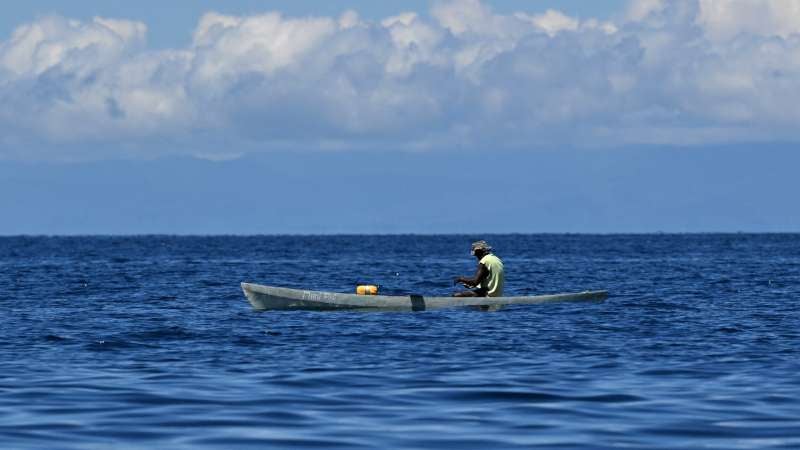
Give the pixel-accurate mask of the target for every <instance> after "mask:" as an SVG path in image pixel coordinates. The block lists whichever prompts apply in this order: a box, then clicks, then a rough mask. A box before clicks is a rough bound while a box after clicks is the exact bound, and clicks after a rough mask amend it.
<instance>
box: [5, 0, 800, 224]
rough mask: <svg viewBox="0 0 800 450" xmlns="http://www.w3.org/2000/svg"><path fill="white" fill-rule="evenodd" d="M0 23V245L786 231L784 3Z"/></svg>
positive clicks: (790, 126)
mask: <svg viewBox="0 0 800 450" xmlns="http://www.w3.org/2000/svg"><path fill="white" fill-rule="evenodd" d="M17 3H19V4H17ZM134 3H135V4H134ZM0 12H1V13H0V234H90V233H99V234H120V233H124V234H141V233H176V234H207V233H233V234H236V233H248V234H253V233H349V232H369V233H384V232H391V233H395V232H397V233H402V232H415V233H425V232H430V233H447V232H489V233H490V232H656V231H667V232H669V231H678V232H687V231H800V208H798V207H797V206H795V203H796V201H795V199H794V197H795V195H796V193H797V192H798V190H799V189H800V181H797V177H795V176H794V175H793V173H792V172H790V171H787V170H788V169H787V168H792V167H797V163H798V162H800V159H799V158H798V156H797V154H798V152H797V150H796V148H797V143H798V141H800V127H798V124H799V122H800V108H797V106H796V105H798V104H800V76H799V75H800V0H671V1H665V0H630V1H627V0H625V1H616V0H608V1H593V2H586V1H567V0H563V1H558V0H549V1H546V0H540V1H539V0H529V1H522V0H516V1H515V0H506V1H501V0H498V1H489V0H484V1H480V0H441V1H404V2H374V1H366V0H349V1H345V0H342V1H324V2H323V1H291V2H290V1H260V2H259V1H249V0H235V1H227V2H213V1H196V2H158V3H156V2H151V1H140V2H123V1H116V0H115V1H111V0H106V1H99V0H95V1H76V2H56V1H52V0H50V1H46V0H39V1H36V0H33V1H29V2H15V3H14V4H8V5H3V6H2V11H0ZM543 168H549V169H548V170H544V169H543ZM401 169H402V170H401ZM189 180H192V181H191V183H189ZM543 180H547V182H545V181H543ZM187 183H188V184H187ZM199 193H202V195H201V194H199ZM262 202H263V205H264V206H255V205H262ZM187 205H194V207H192V208H188V207H186V206H187ZM251 205H254V206H251ZM269 205H274V213H273V212H272V209H271V207H270V206H269ZM365 210H366V211H369V212H370V215H369V219H364V215H361V214H360V213H359V212H360V211H365Z"/></svg>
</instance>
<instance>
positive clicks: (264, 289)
mask: <svg viewBox="0 0 800 450" xmlns="http://www.w3.org/2000/svg"><path fill="white" fill-rule="evenodd" d="M242 290H243V291H244V295H245V296H247V300H249V301H250V304H251V305H253V308H254V309H257V310H311V311H330V310H343V309H349V310H370V311H426V310H429V309H441V308H453V307H459V306H482V307H496V306H503V305H536V304H540V303H556V302H586V301H594V302H597V301H602V300H605V298H606V297H608V292H607V291H585V292H578V293H575V294H555V295H536V296H530V297H423V296H421V295H396V296H395V295H356V294H339V293H335V292H318V291H306V290H300V289H289V288H281V287H271V286H262V285H260V284H251V283H242Z"/></svg>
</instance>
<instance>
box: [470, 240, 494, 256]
mask: <svg viewBox="0 0 800 450" xmlns="http://www.w3.org/2000/svg"><path fill="white" fill-rule="evenodd" d="M478 250H485V251H487V252H491V251H492V246H491V245H489V243H488V242H486V241H476V242H473V243H472V254H473V255H474V254H475V252H476V251H478Z"/></svg>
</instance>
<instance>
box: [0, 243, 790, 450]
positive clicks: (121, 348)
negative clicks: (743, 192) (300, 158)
mask: <svg viewBox="0 0 800 450" xmlns="http://www.w3.org/2000/svg"><path fill="white" fill-rule="evenodd" d="M476 238H486V239H488V240H489V241H490V242H491V243H492V244H493V245H494V246H495V249H496V251H497V254H498V255H499V256H500V257H501V258H503V260H504V262H505V264H506V268H507V291H508V293H510V294H539V293H557V292H572V291H581V290H585V289H607V290H609V291H610V293H611V296H610V297H609V299H608V300H607V301H606V302H604V303H600V304H553V305H539V306H513V307H506V308H504V309H502V310H500V311H496V312H481V311H475V310H466V309H453V310H441V311H429V312H418V313H362V312H329V313H316V312H256V311H253V310H252V309H251V308H250V306H249V304H248V303H247V301H246V299H245V298H244V296H243V294H242V292H241V290H240V288H239V283H240V282H241V281H251V282H257V283H262V284H270V285H279V286H288V287H301V288H311V289H319V290H332V291H341V292H351V291H353V290H354V287H355V285H356V283H358V282H370V283H376V284H380V285H381V289H382V291H383V292H389V293H398V294H400V293H420V294H444V295H446V294H449V293H451V292H452V291H453V286H452V278H453V277H454V276H457V275H467V274H471V273H472V272H473V270H474V264H475V262H474V260H473V259H472V258H471V257H470V256H469V244H470V242H471V241H472V240H474V239H476ZM799 302H800V235H792V234H785V235H782V234H773V235H748V234H726V235H722V234H720V235H716V234H703V235H616V236H615V235H612V236H589V235H502V236H326V237H291V236H264V237H168V236H142V237H53V238H48V237H7V238H0V308H1V309H2V316H0V448H10V449H11V448H13V449H27V448H43V449H45V448H46V449H106V448H115V449H126V448H176V449H181V448H186V449H189V448H191V449H198V448H199V449H202V448H314V449H319V448H397V449H429V448H447V449H490V448H491V449H494V448H498V449H503V448H508V449H513V448H531V447H538V448H558V449H611V448H615V449H616V448H633V449H675V448H683V449H688V448H697V449H743V448H752V449H798V448H800V306H798V303H799Z"/></svg>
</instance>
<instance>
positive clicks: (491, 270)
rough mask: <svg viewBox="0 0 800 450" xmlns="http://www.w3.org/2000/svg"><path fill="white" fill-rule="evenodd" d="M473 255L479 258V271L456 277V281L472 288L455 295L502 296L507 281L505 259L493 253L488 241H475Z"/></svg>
mask: <svg viewBox="0 0 800 450" xmlns="http://www.w3.org/2000/svg"><path fill="white" fill-rule="evenodd" d="M472 255H473V256H475V258H476V259H477V260H478V271H477V272H476V273H475V276H474V277H472V278H467V277H458V278H456V283H461V284H463V285H464V286H465V287H468V288H470V289H471V290H469V291H462V292H456V293H455V294H453V296H454V297H502V296H503V284H504V282H505V276H504V273H503V261H501V260H500V258H498V257H497V256H495V255H494V253H492V247H491V246H490V245H489V244H488V243H487V242H486V241H478V242H473V243H472Z"/></svg>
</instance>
